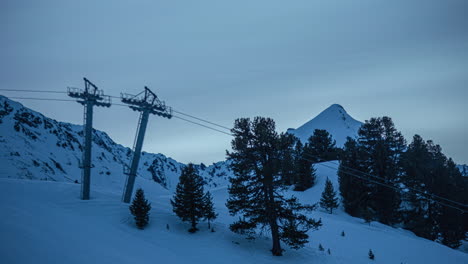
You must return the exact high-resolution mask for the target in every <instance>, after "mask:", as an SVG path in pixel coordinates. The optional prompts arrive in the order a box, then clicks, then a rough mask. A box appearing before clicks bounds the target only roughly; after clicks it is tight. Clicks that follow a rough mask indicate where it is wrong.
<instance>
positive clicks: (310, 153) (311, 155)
mask: <svg viewBox="0 0 468 264" xmlns="http://www.w3.org/2000/svg"><path fill="white" fill-rule="evenodd" d="M335 144H336V141H335V140H333V138H332V136H331V135H330V133H328V131H326V130H324V129H315V130H314V134H313V135H312V136H310V138H309V139H308V141H307V144H306V146H305V152H306V153H305V156H306V157H307V158H308V159H311V160H313V162H314V163H316V162H323V161H329V160H337V159H338V149H337V148H336V146H335Z"/></svg>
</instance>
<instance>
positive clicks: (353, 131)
mask: <svg viewBox="0 0 468 264" xmlns="http://www.w3.org/2000/svg"><path fill="white" fill-rule="evenodd" d="M361 125H362V122H360V121H357V120H356V119H354V118H353V117H351V116H350V115H349V114H348V113H347V112H346V110H345V109H344V108H343V107H342V106H341V105H339V104H333V105H331V106H330V107H328V108H327V109H325V110H323V111H322V112H321V113H320V114H319V115H317V116H316V117H314V118H313V119H311V120H310V121H308V122H306V123H305V124H303V125H302V126H300V127H298V128H297V129H293V128H289V129H288V131H287V132H288V133H291V134H293V135H295V136H296V137H298V138H299V139H300V140H301V141H302V142H303V143H305V142H307V140H308V139H309V137H310V136H311V135H312V134H313V133H314V130H315V129H325V130H327V131H328V133H330V134H331V135H332V136H333V139H335V140H336V146H337V147H343V145H344V143H345V142H346V138H347V137H351V138H356V137H357V134H358V130H359V128H360V127H361Z"/></svg>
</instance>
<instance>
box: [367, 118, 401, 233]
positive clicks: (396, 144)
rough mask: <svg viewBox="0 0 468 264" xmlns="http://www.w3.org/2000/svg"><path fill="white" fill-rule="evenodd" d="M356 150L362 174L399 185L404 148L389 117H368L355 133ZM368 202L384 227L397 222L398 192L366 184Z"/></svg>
mask: <svg viewBox="0 0 468 264" xmlns="http://www.w3.org/2000/svg"><path fill="white" fill-rule="evenodd" d="M358 134H359V139H358V143H359V148H360V149H361V151H360V153H361V154H362V161H363V165H364V166H365V171H364V172H367V173H369V174H371V175H374V176H377V177H379V178H381V179H384V181H385V183H386V184H387V185H395V186H396V185H397V184H399V182H400V176H401V173H402V169H401V166H400V164H401V163H400V160H401V156H402V153H403V151H404V150H405V148H406V142H405V139H404V138H403V135H402V134H401V133H400V132H399V131H397V130H396V128H395V125H394V124H393V121H392V119H391V118H390V117H386V116H384V117H382V118H371V119H370V120H369V121H366V122H365V123H364V124H363V125H362V126H361V128H360V129H359V131H358ZM366 185H367V186H368V193H367V200H366V201H367V203H366V206H367V207H370V208H371V209H372V211H373V212H375V217H376V219H377V220H378V221H380V222H382V223H383V224H394V223H396V222H398V221H399V211H398V209H399V207H400V202H401V200H400V193H399V192H398V191H396V190H395V189H391V188H388V187H386V186H382V185H378V184H374V183H371V182H368V183H367V184H366Z"/></svg>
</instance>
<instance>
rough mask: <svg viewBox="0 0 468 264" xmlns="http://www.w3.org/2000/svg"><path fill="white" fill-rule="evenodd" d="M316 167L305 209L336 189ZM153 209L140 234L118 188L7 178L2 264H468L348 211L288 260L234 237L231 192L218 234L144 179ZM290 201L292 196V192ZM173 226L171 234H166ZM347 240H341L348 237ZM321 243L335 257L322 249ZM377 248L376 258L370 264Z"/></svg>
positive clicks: (329, 166)
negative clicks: (85, 189) (186, 217)
mask: <svg viewBox="0 0 468 264" xmlns="http://www.w3.org/2000/svg"><path fill="white" fill-rule="evenodd" d="M324 165H326V166H322V165H320V164H318V165H316V166H317V185H316V186H314V187H312V188H311V189H309V190H307V191H306V192H303V193H294V194H295V195H298V196H299V198H300V200H301V201H302V202H308V203H315V202H317V201H318V199H319V197H320V192H321V190H322V189H323V186H324V182H325V179H326V178H327V177H328V178H330V179H331V180H332V182H333V184H334V185H335V187H336V186H337V176H336V171H335V169H334V166H335V167H336V162H328V163H326V164H324ZM136 185H137V186H138V187H142V188H143V189H144V190H145V191H146V194H147V198H148V199H149V201H150V202H151V203H152V207H153V209H152V211H151V216H150V224H149V226H148V227H147V228H146V229H145V230H138V229H137V228H136V227H135V225H134V222H133V219H132V217H131V215H130V213H129V210H128V205H126V204H123V203H121V202H120V192H119V191H116V190H114V189H112V187H111V186H108V187H105V186H102V187H96V188H94V189H93V193H94V197H93V199H92V200H89V201H82V200H80V199H79V198H78V197H79V195H78V194H79V190H80V186H79V185H78V184H74V183H64V182H62V183H60V182H50V181H25V180H18V179H0V208H1V210H2V217H0V233H1V234H2V235H1V236H0V243H1V245H2V246H1V247H0V259H1V262H2V263H12V264H14V263H24V264H27V263H69V264H73V263H154V262H158V263H203V264H212V263H213V264H218V263H236V264H239V263H246V264H249V263H255V264H263V263H265V264H266V263H322V264H329V263H330V264H331V263H343V264H355V263H376V264H380V263H383V264H386V263H388V264H390V263H391V264H394V263H412V264H414V263H425V264H431V263H434V264H440V263H447V264H457V263H468V255H467V254H466V253H463V252H460V251H457V250H453V249H450V248H448V247H445V246H443V245H441V244H438V243H435V242H432V241H429V240H426V239H422V238H419V237H416V236H415V235H413V234H412V233H411V232H408V231H405V230H401V229H395V228H391V227H388V226H385V225H382V224H379V223H375V222H372V223H371V224H366V223H364V221H363V220H362V219H358V218H353V217H350V216H348V215H346V214H345V213H343V212H342V211H341V210H338V211H337V212H336V213H334V214H333V215H330V214H328V213H326V212H324V211H322V210H318V211H315V212H313V213H312V216H313V217H315V218H321V219H322V222H323V226H322V228H321V229H320V230H318V231H315V232H311V233H310V234H309V235H310V243H309V244H307V245H306V247H305V248H303V249H301V250H299V251H296V250H293V249H289V248H287V247H285V249H286V251H285V252H284V256H283V257H273V256H271V253H270V252H269V249H270V247H271V240H270V239H269V238H268V237H263V236H260V237H259V238H258V239H256V240H254V241H249V240H246V239H245V238H243V237H241V236H239V235H236V234H234V233H232V232H231V231H229V228H228V226H229V224H230V223H231V222H232V220H233V219H232V217H231V216H229V214H228V211H227V209H226V207H225V206H224V204H225V202H226V198H227V189H226V188H225V187H224V188H222V187H220V188H217V189H213V190H212V193H213V197H214V202H215V207H216V210H217V212H218V213H219V217H218V219H217V220H216V221H215V222H214V227H215V229H216V232H215V233H212V232H209V230H208V229H207V226H206V223H200V231H199V232H197V233H195V234H190V233H188V232H187V230H188V228H189V226H188V224H185V223H182V222H181V221H180V220H179V219H177V217H176V216H175V215H174V213H173V212H172V208H171V206H170V203H169V199H170V197H171V192H170V191H168V190H166V189H164V188H161V187H160V186H159V185H157V184H154V182H152V181H151V180H147V179H144V178H142V177H138V178H137V182H136ZM289 193H290V194H291V193H292V192H289ZM166 225H169V229H167V228H166ZM342 231H344V232H345V236H344V237H343V236H341V232H342ZM319 244H322V245H323V247H324V248H325V250H327V249H330V251H331V255H328V253H326V251H325V252H322V251H319V250H318V245H319ZM369 249H372V251H373V252H374V253H375V256H376V259H375V260H374V261H371V260H369V259H368V255H367V254H368V251H369Z"/></svg>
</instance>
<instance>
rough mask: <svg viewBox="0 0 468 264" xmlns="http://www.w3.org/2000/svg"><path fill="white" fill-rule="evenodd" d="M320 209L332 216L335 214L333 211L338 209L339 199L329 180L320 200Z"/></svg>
mask: <svg viewBox="0 0 468 264" xmlns="http://www.w3.org/2000/svg"><path fill="white" fill-rule="evenodd" d="M320 207H322V208H323V209H325V210H328V211H329V212H330V214H332V213H333V209H335V208H338V198H337V197H336V192H335V189H334V188H333V184H332V182H331V181H330V180H329V179H328V178H327V181H326V182H325V189H324V190H323V192H322V198H321V199H320Z"/></svg>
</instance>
